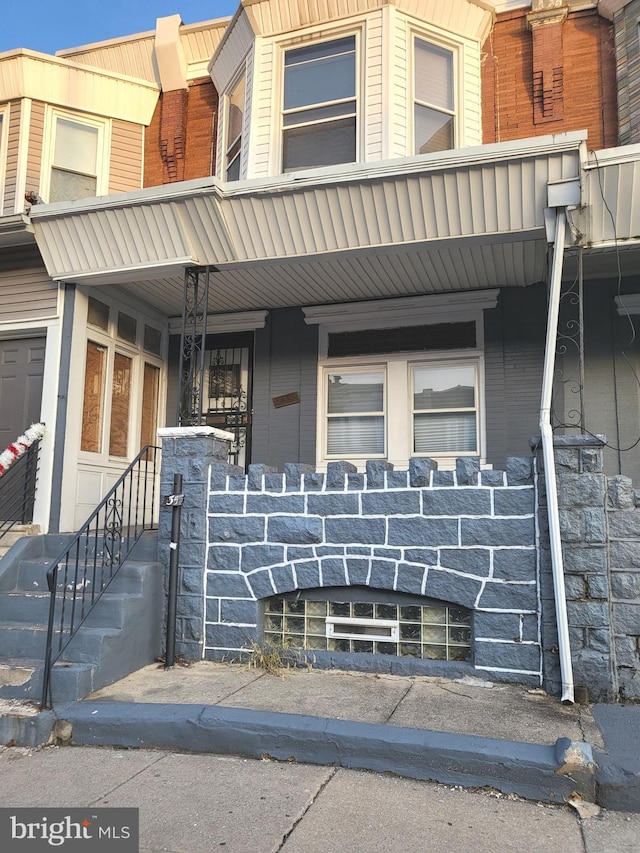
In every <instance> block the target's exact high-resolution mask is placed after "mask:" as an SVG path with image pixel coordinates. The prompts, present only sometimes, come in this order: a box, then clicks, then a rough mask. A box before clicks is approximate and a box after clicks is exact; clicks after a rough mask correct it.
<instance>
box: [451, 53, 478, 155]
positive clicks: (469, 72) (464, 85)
mask: <svg viewBox="0 0 640 853" xmlns="http://www.w3.org/2000/svg"><path fill="white" fill-rule="evenodd" d="M460 59H461V63H460V73H461V74H462V77H463V79H462V81H461V85H460V86H459V89H458V97H459V98H462V104H461V108H460V109H459V114H460V124H459V143H458V146H457V147H458V148H467V147H469V146H471V145H482V109H481V103H482V98H481V91H480V44H479V43H478V42H467V43H466V44H465V45H464V47H463V48H462V49H461V50H460Z"/></svg>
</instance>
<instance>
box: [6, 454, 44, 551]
mask: <svg viewBox="0 0 640 853" xmlns="http://www.w3.org/2000/svg"><path fill="white" fill-rule="evenodd" d="M39 459H40V441H39V440H37V441H35V442H34V443H33V444H32V445H31V447H29V449H28V450H27V451H26V452H25V453H24V454H23V455H22V456H20V457H19V458H18V459H16V461H15V462H14V463H13V464H12V465H11V467H10V468H9V469H8V470H7V471H6V472H5V473H4V474H3V475H2V477H0V541H2V539H3V537H4V536H6V535H7V533H9V531H10V530H12V529H13V528H14V527H15V526H16V524H31V522H32V521H33V504H34V501H35V496H36V483H37V481H38V465H39Z"/></svg>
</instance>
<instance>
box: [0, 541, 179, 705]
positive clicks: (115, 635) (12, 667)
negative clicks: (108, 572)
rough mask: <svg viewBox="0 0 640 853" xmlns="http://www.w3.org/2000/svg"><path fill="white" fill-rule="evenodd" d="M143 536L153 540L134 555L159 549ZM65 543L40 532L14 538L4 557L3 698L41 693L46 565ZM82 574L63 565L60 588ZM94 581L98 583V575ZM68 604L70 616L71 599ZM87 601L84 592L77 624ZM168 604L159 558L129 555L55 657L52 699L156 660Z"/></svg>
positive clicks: (0, 613) (80, 693) (79, 693)
mask: <svg viewBox="0 0 640 853" xmlns="http://www.w3.org/2000/svg"><path fill="white" fill-rule="evenodd" d="M143 538H144V539H146V540H147V541H146V542H144V541H143V542H141V543H140V544H141V547H140V549H138V548H136V557H139V556H142V555H144V556H146V555H147V554H149V555H153V556H154V557H155V547H156V546H155V541H150V540H151V539H152V537H143ZM49 539H50V540H51V541H47V540H49ZM61 546H62V547H64V541H61V537H60V536H54V537H47V536H41V537H35V538H34V540H32V541H31V542H29V543H25V541H24V540H23V541H22V542H19V543H18V545H16V547H15V549H14V552H13V559H12V558H11V557H9V558H7V560H8V561H9V562H7V561H6V560H5V562H4V564H2V565H0V698H6V699H22V700H31V701H35V702H38V701H39V700H40V697H41V691H42V673H43V661H44V655H45V648H46V635H47V623H48V614H49V606H50V594H49V591H48V586H47V570H48V568H49V566H50V565H51V563H52V560H53V559H55V556H57V554H59V553H60V550H61ZM144 556H142V559H143V560H144ZM99 571H100V570H99V569H98V570H97V572H99ZM76 581H78V578H75V576H73V575H72V574H71V573H69V574H67V575H66V576H65V574H64V570H61V571H60V572H59V573H58V596H60V594H61V592H62V590H63V589H64V588H66V589H67V590H69V589H70V588H71V589H72V588H73V586H74V585H75V586H78V583H76ZM93 581H94V578H93V576H92V575H88V576H87V582H85V584H84V595H85V602H84V606H85V613H86V611H87V610H88V609H89V606H90V604H91V587H92V584H93ZM95 581H96V582H97V583H96V586H99V583H100V579H99V576H98V575H96V578H95ZM80 582H82V579H80ZM66 607H67V610H66V616H65V621H66V622H67V623H68V621H69V618H70V615H71V614H70V608H71V601H70V599H67V603H66ZM81 607H82V602H81V600H80V599H78V600H77V602H76V611H75V614H74V624H77V622H78V621H79V619H80V617H81V613H80V608H81ZM163 612H164V591H163V570H162V566H161V565H160V564H159V563H157V562H155V560H153V559H147V560H144V561H141V562H134V561H127V562H126V563H125V564H124V565H123V566H122V567H121V568H120V569H119V571H118V572H117V574H116V575H115V576H114V577H113V579H112V580H111V582H110V584H109V587H108V589H107V591H106V592H105V593H103V595H102V597H101V598H100V599H99V600H98V601H97V602H96V603H95V606H94V608H93V609H92V610H91V612H90V613H89V614H88V615H87V616H86V620H85V622H84V623H83V624H82V625H81V627H80V628H79V631H78V633H77V634H76V635H75V636H74V638H73V639H72V640H71V642H70V643H69V645H68V647H67V648H66V649H65V651H64V652H63V654H62V655H61V659H60V660H59V661H58V662H57V663H56V664H55V665H54V667H53V672H52V678H51V686H52V696H53V700H54V702H56V703H59V702H63V701H64V702H69V701H75V700H76V699H79V698H82V697H84V696H87V695H88V694H89V693H91V692H92V691H94V690H97V689H98V688H99V687H102V686H104V685H106V684H110V683H112V682H113V681H117V680H118V679H120V678H123V677H124V676H125V675H128V674H129V673H130V672H132V671H134V670H135V669H139V668H140V667H142V666H145V665H146V664H148V663H151V662H152V661H153V660H154V659H155V658H156V657H157V655H158V654H159V652H160V649H161V628H162V616H163ZM54 654H55V638H54Z"/></svg>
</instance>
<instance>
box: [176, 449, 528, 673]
mask: <svg viewBox="0 0 640 853" xmlns="http://www.w3.org/2000/svg"><path fill="white" fill-rule="evenodd" d="M534 505H535V499H534V485H533V477H532V460H531V459H511V460H509V462H508V464H507V467H506V471H504V472H503V471H480V470H479V465H478V460H477V459H468V458H464V459H459V460H458V464H457V467H456V471H455V472H452V471H438V470H436V469H435V465H434V464H433V463H432V462H431V461H430V460H425V459H412V460H411V464H410V467H409V470H406V471H394V470H392V468H391V466H389V464H388V463H386V462H369V463H368V464H367V470H366V474H362V473H358V472H357V471H356V469H355V468H354V467H353V466H352V465H349V464H348V463H345V462H336V463H330V464H329V465H328V469H327V473H326V474H319V473H315V472H313V471H312V469H310V468H309V467H308V466H302V465H286V466H285V473H277V472H275V471H274V470H273V469H269V468H267V467H266V466H262V465H252V466H250V469H249V474H248V476H244V475H240V474H237V473H232V472H230V469H229V466H226V465H213V466H212V469H211V481H210V489H209V502H208V513H207V517H206V525H207V554H206V564H205V571H204V601H205V619H204V634H205V636H204V655H205V657H207V658H209V659H226V660H231V659H237V658H238V657H239V656H240V655H241V654H242V652H243V650H246V649H247V647H248V645H249V644H250V643H251V641H254V640H256V641H258V642H259V641H260V637H261V618H262V614H261V608H260V600H261V599H264V598H268V597H270V596H272V595H275V594H283V593H287V592H291V591H294V590H297V589H314V588H322V587H333V588H335V587H350V586H365V587H370V588H374V589H377V590H393V591H397V592H406V593H410V594H413V595H421V596H427V597H429V598H432V599H437V600H441V601H443V602H449V603H454V604H460V605H463V606H464V607H467V608H469V609H470V610H471V611H472V613H473V627H472V636H473V663H474V666H475V668H476V669H477V670H481V671H482V673H486V674H490V675H491V676H492V677H495V678H499V679H503V680H508V681H518V682H526V683H531V684H538V685H539V684H540V682H541V654H540V624H539V614H538V611H539V608H538V567H537V560H536V547H535V543H536V523H535V517H534ZM199 583H200V579H196V578H194V582H193V585H194V586H198V585H199ZM184 591H185V592H186V590H184ZM323 655H324V656H327V655H329V656H331V655H333V657H332V660H331V662H330V663H329V665H340V664H339V663H338V659H339V658H340V656H339V655H338V654H336V653H317V654H316V653H314V659H315V660H316V661H317V662H318V661H319V662H320V665H322V658H323ZM372 658H376V659H377V661H372ZM392 660H393V661H395V662H396V664H397V665H400V664H402V667H403V671H408V667H409V666H410V667H412V668H413V671H414V672H425V671H428V666H429V663H430V662H427V661H416V660H414V659H413V658H401V659H399V658H393V659H392ZM342 661H343V662H344V663H345V664H346V663H347V662H346V659H345V658H344V657H343V658H342ZM376 662H377V667H379V668H380V669H391V670H392V671H394V668H393V665H392V661H391V660H390V656H385V655H379V656H374V655H355V654H354V655H350V656H349V660H348V665H349V667H350V668H357V667H359V666H362V667H366V668H376ZM449 666H455V665H452V664H450V665H449ZM439 669H440V670H441V669H442V667H441V666H440V667H439Z"/></svg>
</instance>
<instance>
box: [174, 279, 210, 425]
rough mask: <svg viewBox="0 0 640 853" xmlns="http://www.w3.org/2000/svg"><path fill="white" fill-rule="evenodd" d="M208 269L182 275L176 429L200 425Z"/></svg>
mask: <svg viewBox="0 0 640 853" xmlns="http://www.w3.org/2000/svg"><path fill="white" fill-rule="evenodd" d="M211 270H212V268H211V267H189V268H188V269H187V270H185V275H184V300H183V306H184V307H183V310H182V331H181V334H180V371H179V381H180V387H179V391H178V410H177V417H176V420H177V423H178V426H199V425H200V424H201V423H202V397H203V387H204V356H205V340H206V334H207V305H208V299H209V276H210V273H211Z"/></svg>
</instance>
